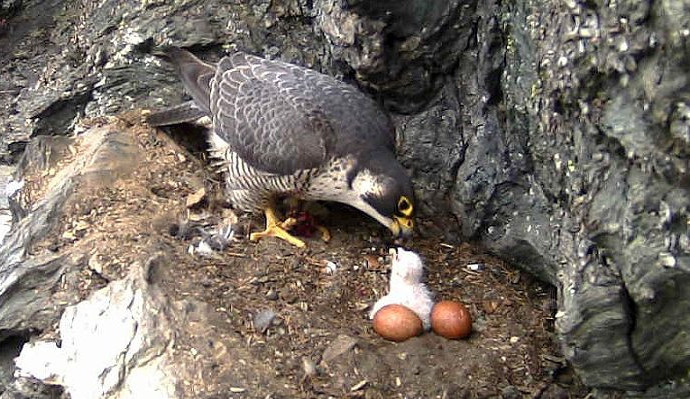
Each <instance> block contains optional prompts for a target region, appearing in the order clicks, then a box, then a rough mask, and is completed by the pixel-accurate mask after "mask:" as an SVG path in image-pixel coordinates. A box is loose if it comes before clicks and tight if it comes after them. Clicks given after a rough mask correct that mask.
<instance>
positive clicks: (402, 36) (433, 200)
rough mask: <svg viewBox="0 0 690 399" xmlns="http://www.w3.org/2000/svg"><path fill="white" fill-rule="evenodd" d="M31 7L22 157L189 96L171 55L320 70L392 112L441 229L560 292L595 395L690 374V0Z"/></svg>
mask: <svg viewBox="0 0 690 399" xmlns="http://www.w3.org/2000/svg"><path fill="white" fill-rule="evenodd" d="M15 3H16V2H12V4H13V5H12V8H11V9H10V8H9V7H8V8H7V9H6V10H5V9H3V12H4V13H6V14H7V15H11V17H9V16H8V17H7V19H6V22H5V24H6V26H5V30H4V31H3V32H2V33H0V44H2V46H0V48H3V50H0V58H1V59H2V61H3V63H2V65H3V66H2V67H1V70H2V74H3V76H6V77H7V79H6V80H5V81H4V82H2V83H1V84H2V85H3V86H2V87H0V104H2V105H1V107H2V109H0V115H2V118H3V120H4V122H3V129H4V133H3V134H2V140H3V143H4V144H3V148H4V157H3V158H4V159H5V160H6V161H8V162H10V163H11V162H16V159H17V158H16V155H17V154H20V153H21V148H22V144H21V143H22V142H25V141H26V140H28V139H29V138H30V137H33V136H36V135H39V134H54V133H59V132H64V131H70V130H71V129H72V127H73V126H74V123H75V121H78V120H79V119H80V118H81V117H83V116H90V117H92V116H99V115H112V114H115V113H118V112H120V111H123V110H126V109H130V108H139V107H159V106H162V105H165V104H172V103H175V102H177V101H178V100H179V99H180V98H181V96H182V93H181V87H180V85H179V84H177V83H176V79H175V77H174V75H173V74H172V73H171V71H170V69H169V67H168V66H166V65H165V64H163V63H161V62H160V61H159V60H158V59H156V58H155V57H153V56H152V55H151V52H152V49H153V48H154V47H155V45H158V44H174V45H178V46H185V47H189V48H191V49H192V50H194V51H196V52H197V53H199V54H200V55H201V56H202V57H205V58H207V59H214V58H217V57H218V56H220V55H221V54H222V53H223V52H224V51H230V50H232V49H236V48H237V49H243V50H246V51H250V52H253V53H258V54H262V55H264V56H267V57H280V58H281V59H284V60H287V61H290V62H296V63H300V64H302V65H307V66H309V67H312V68H315V69H317V70H321V71H323V72H326V73H329V74H332V75H336V76H338V77H339V78H341V79H344V80H346V81H349V82H352V83H354V84H357V85H359V86H360V87H361V88H362V89H363V90H365V91H367V92H369V93H370V94H371V95H372V96H374V97H375V98H377V99H379V100H380V101H381V103H382V104H384V106H385V107H386V108H387V109H388V110H389V111H390V112H391V114H392V115H393V118H394V120H395V124H396V127H397V134H398V139H399V140H398V142H399V153H400V157H401V159H402V161H403V162H404V164H405V165H406V166H407V167H408V168H409V169H410V171H411V173H412V175H413V178H414V182H415V185H416V189H417V195H418V197H419V202H420V203H421V209H422V214H423V218H424V220H423V223H421V226H420V232H421V233H422V234H427V235H431V234H437V235H440V236H442V237H443V238H444V240H449V241H460V240H472V241H476V242H479V243H481V244H482V245H484V246H485V247H486V248H488V249H489V250H491V251H492V252H494V253H496V254H499V255H500V256H502V257H504V258H505V259H508V260H509V261H511V262H512V263H514V264H515V265H518V266H520V267H522V268H524V269H525V270H528V271H529V272H531V273H533V274H535V275H537V276H540V277H541V278H542V279H544V280H546V281H548V282H550V283H552V284H554V285H556V286H557V287H558V288H559V308H558V313H557V315H556V316H557V328H558V331H559V333H560V337H561V340H562V343H563V348H564V352H565V354H566V356H567V358H568V359H569V360H570V361H571V362H572V363H573V365H574V366H575V367H576V368H577V369H578V371H579V374H580V376H581V377H582V378H583V380H584V381H585V382H586V383H587V384H589V385H591V386H597V387H611V388H618V389H627V390H644V389H647V388H650V387H653V386H655V385H657V384H660V383H662V382H664V381H676V382H678V381H682V379H683V378H684V376H685V375H686V373H687V370H688V367H690V346H688V339H687V331H689V330H690V316H688V315H690V312H688V307H689V305H690V291H688V290H687V289H684V287H685V286H686V285H687V283H688V282H689V281H688V280H690V264H689V259H690V258H688V252H690V239H689V238H688V231H687V227H688V222H687V221H688V209H689V202H690V196H689V195H688V191H689V190H688V175H687V173H688V172H687V169H688V152H689V151H690V145H689V144H690V143H689V142H690V111H688V110H689V109H690V106H689V105H688V101H689V98H690V86H689V85H688V76H690V75H688V72H687V65H688V62H689V61H690V51H689V50H688V48H689V47H688V37H689V36H690V34H689V33H688V32H690V20H688V18H687V15H688V12H689V11H690V2H689V1H687V0H678V1H655V2H653V1H608V2H577V1H547V2H538V1H531V0H523V1H515V2H495V1H488V2H476V1H460V0H450V1H441V0H434V1H414V0H410V1H406V2H393V1H378V2H366V1H354V0H352V1H345V0H314V1H306V0H285V1H272V2H271V1H258V0H257V1H252V2H227V3H219V2H210V1H208V2H206V1H201V0H198V1H181V2H176V3H175V4H174V5H169V4H168V3H167V2H158V1H145V2H133V1H105V2H91V1H86V0H81V1H76V0H72V1H64V2H60V1H56V0H53V1H24V2H22V3H21V7H22V8H18V7H17V5H16V4H15ZM3 4H5V3H3ZM3 7H4V6H3ZM39 10H40V12H39ZM35 15H40V18H35V17H34V16H35ZM0 17H2V18H5V17H3V16H2V15H1V14H0ZM671 385H673V384H671ZM654 389H661V390H662V391H661V392H664V391H663V389H665V387H656V388H654Z"/></svg>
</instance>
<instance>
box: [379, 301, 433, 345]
mask: <svg viewBox="0 0 690 399" xmlns="http://www.w3.org/2000/svg"><path fill="white" fill-rule="evenodd" d="M374 331H376V333H377V334H379V335H380V336H381V337H383V338H385V339H387V340H389V341H395V342H402V341H405V340H406V339H409V338H412V337H416V336H417V335H419V334H421V333H422V331H424V329H423V327H422V321H421V320H420V319H419V317H417V315H416V314H415V313H414V312H413V311H411V310H410V309H408V308H406V307H405V306H402V305H396V304H393V305H386V306H384V307H382V308H381V309H380V310H379V311H378V312H376V314H375V315H374Z"/></svg>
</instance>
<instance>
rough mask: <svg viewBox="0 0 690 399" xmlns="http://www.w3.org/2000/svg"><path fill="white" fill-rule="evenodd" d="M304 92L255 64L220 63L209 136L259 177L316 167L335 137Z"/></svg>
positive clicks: (237, 57)
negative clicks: (213, 134)
mask: <svg viewBox="0 0 690 399" xmlns="http://www.w3.org/2000/svg"><path fill="white" fill-rule="evenodd" d="M307 86H308V82H304V81H300V80H298V79H295V77H294V76H292V75H291V74H290V72H289V71H286V70H285V68H284V67H282V66H280V65H279V67H277V66H276V65H275V64H272V63H269V62H266V61H265V60H263V59H261V58H257V57H253V56H250V55H246V54H242V53H236V54H233V55H231V56H229V57H226V58H223V59H222V60H221V62H220V63H219V64H218V70H217V72H216V77H215V78H214V80H213V83H212V89H211V112H212V114H213V117H214V118H213V119H214V130H215V132H216V134H218V135H219V136H220V137H221V138H223V139H224V140H226V141H227V142H228V143H229V144H230V147H231V148H232V149H233V150H235V151H236V152H237V153H238V154H239V155H240V157H242V159H243V160H244V161H245V162H247V163H248V164H250V165H252V166H254V167H256V168H257V169H260V170H262V171H265V172H269V173H276V174H283V175H287V174H292V173H294V172H295V171H297V170H302V169H311V168H316V167H318V166H321V165H322V164H323V163H324V162H325V161H326V160H327V159H328V157H329V156H330V154H331V153H332V150H333V145H334V142H335V139H336V137H335V133H334V131H333V128H332V126H331V125H330V121H329V120H328V118H327V116H326V115H325V114H324V113H323V111H322V110H321V109H320V108H319V107H318V106H316V105H315V104H314V103H312V102H311V101H310V99H309V96H308V94H309V93H308V92H309V90H308V88H307Z"/></svg>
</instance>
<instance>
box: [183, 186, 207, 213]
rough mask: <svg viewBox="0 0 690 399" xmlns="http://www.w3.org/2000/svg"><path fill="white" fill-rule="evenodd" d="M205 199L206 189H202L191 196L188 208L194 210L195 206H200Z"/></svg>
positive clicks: (188, 199) (187, 202) (188, 198)
mask: <svg viewBox="0 0 690 399" xmlns="http://www.w3.org/2000/svg"><path fill="white" fill-rule="evenodd" d="M204 197H206V189H205V188H204V187H201V188H200V189H198V190H196V191H195V192H194V193H192V194H189V195H188V196H187V201H186V205H187V208H193V207H194V206H196V205H198V204H199V203H200V202H201V201H203V200H204Z"/></svg>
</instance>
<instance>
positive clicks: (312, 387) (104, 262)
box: [29, 117, 588, 399]
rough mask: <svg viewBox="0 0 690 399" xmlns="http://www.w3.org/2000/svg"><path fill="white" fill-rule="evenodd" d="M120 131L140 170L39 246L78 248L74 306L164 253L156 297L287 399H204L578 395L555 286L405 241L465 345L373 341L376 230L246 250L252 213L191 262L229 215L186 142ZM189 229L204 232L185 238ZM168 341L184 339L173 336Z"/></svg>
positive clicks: (438, 340)
mask: <svg viewBox="0 0 690 399" xmlns="http://www.w3.org/2000/svg"><path fill="white" fill-rule="evenodd" d="M132 118H133V117H132ZM132 118H130V119H132ZM134 119H136V118H134ZM120 123H121V125H122V126H123V127H125V126H126V127H127V128H128V129H130V131H131V132H132V133H131V134H132V137H133V140H134V141H135V142H136V145H137V146H140V147H141V149H142V150H143V151H141V153H142V154H144V155H143V156H144V157H145V159H143V160H141V162H142V163H143V164H142V165H143V166H142V167H137V168H136V170H135V172H134V173H133V174H132V176H131V178H127V179H124V180H120V181H118V182H117V183H115V184H112V185H108V186H106V187H96V188H94V189H92V190H90V191H88V190H87V191H85V192H87V193H88V194H84V195H82V196H81V197H80V198H78V200H72V201H71V202H70V204H68V208H69V211H68V212H66V213H65V215H64V216H63V220H62V223H61V224H60V225H61V226H62V227H61V230H60V231H58V232H57V234H55V235H54V237H56V238H55V240H54V241H52V242H49V241H46V242H44V243H42V244H39V246H41V245H44V246H47V247H48V248H49V249H50V250H51V251H60V250H61V248H63V247H65V246H72V245H76V244H77V243H80V245H87V246H88V245H90V248H92V249H91V250H90V251H91V253H92V256H91V259H90V260H89V269H88V270H84V271H83V272H82V273H81V275H80V277H79V284H78V285H79V287H80V293H81V294H80V296H81V297H86V296H87V295H88V294H89V293H90V292H92V291H93V290H95V289H97V288H99V287H102V286H104V285H105V284H106V283H107V282H108V281H111V280H113V279H116V278H120V277H122V276H123V275H124V274H126V265H128V264H130V263H131V262H132V261H136V260H141V259H142V256H143V255H144V254H143V252H147V251H148V252H150V250H151V248H152V247H154V248H158V249H159V250H161V251H163V252H165V253H166V258H167V259H168V260H169V264H167V266H166V267H165V268H164V269H163V270H162V271H160V272H159V274H160V276H159V281H160V285H161V286H162V287H163V290H164V291H165V292H166V293H167V294H168V295H170V296H171V297H172V298H174V299H178V300H179V299H191V300H195V301H201V302H205V303H207V304H209V305H210V308H211V309H213V311H214V314H215V317H214V318H213V319H211V320H208V322H209V323H215V327H216V328H217V329H224V330H226V331H228V332H229V333H232V334H235V335H236V336H239V337H241V340H240V342H239V345H241V346H242V347H243V350H246V351H248V352H249V353H251V355H252V357H253V358H255V359H257V360H258V363H260V364H261V365H262V366H261V367H262V368H264V370H262V372H266V371H268V373H269V374H272V375H273V376H275V379H276V380H279V381H281V384H283V386H284V387H285V389H286V392H290V394H287V395H281V393H280V392H275V390H274V391H273V394H271V395H265V394H263V393H262V394H261V395H258V394H252V389H251V388H252V387H234V386H233V385H232V382H231V381H226V382H225V384H226V385H225V386H224V387H223V388H222V389H220V390H216V393H215V394H213V395H211V396H209V397H217V398H221V397H246V398H253V397H262V398H263V397H271V398H278V397H286V398H287V397H295V398H346V397H357V398H444V399H445V398H448V399H450V398H480V397H486V398H488V397H503V398H523V397H529V398H582V397H585V396H586V395H587V394H588V391H587V389H586V388H584V387H582V385H581V384H580V383H579V382H578V380H577V378H576V376H574V375H573V374H572V372H571V371H570V369H569V367H568V366H567V364H566V363H565V362H564V360H563V357H562V356H561V355H560V353H559V350H558V345H557V343H556V339H555V334H554V326H553V321H554V319H553V317H554V313H555V308H556V304H555V291H554V289H553V288H552V287H549V286H546V285H544V284H541V283H539V282H538V281H535V280H534V279H533V278H531V277H530V276H528V275H526V274H525V273H522V272H520V271H519V270H517V269H514V268H512V267H510V266H508V265H506V264H505V263H503V262H502V261H500V260H498V259H496V258H494V257H492V256H489V255H487V254H485V253H482V252H481V251H480V250H479V249H477V248H475V247H473V246H472V245H469V244H463V245H459V246H455V245H449V244H447V243H444V242H441V241H439V240H438V238H436V237H415V238H414V240H413V241H412V242H410V243H409V244H406V247H407V248H408V249H411V250H414V251H417V252H419V253H420V254H421V255H422V257H423V259H424V261H425V266H426V269H427V284H428V287H429V288H430V289H431V290H432V291H433V292H434V293H435V295H436V298H437V299H452V300H456V301H460V302H462V303H464V304H465V305H466V306H467V307H468V309H469V310H470V312H471V314H472V317H473V320H474V325H473V332H472V335H471V336H470V337H469V338H468V339H464V340H458V341H451V340H447V339H444V338H442V337H440V336H437V335H435V334H433V333H425V334H423V335H421V336H419V337H415V338H412V339H410V340H408V341H405V342H402V343H392V342H388V341H385V340H383V339H382V338H380V337H379V336H378V335H377V334H376V333H375V332H374V331H373V329H372V325H371V322H370V320H369V319H368V309H369V307H370V306H371V305H372V304H373V303H374V302H375V301H376V300H377V299H378V298H380V297H381V296H383V295H384V294H386V290H387V285H388V267H389V266H390V260H389V258H388V255H387V254H388V249H389V248H390V247H391V246H394V244H393V243H392V242H390V239H389V235H388V233H387V232H386V231H384V229H383V228H382V227H381V226H379V225H377V224H376V223H375V222H373V221H371V220H369V219H368V218H367V217H366V216H364V215H362V214H360V213H359V212H357V211H355V210H352V209H350V208H348V207H345V206H338V205H336V206H333V205H329V206H327V212H326V215H325V217H323V218H322V219H323V224H324V225H325V226H326V227H328V228H329V229H330V231H331V233H332V240H331V241H330V242H328V243H324V242H322V241H321V240H320V239H318V238H306V241H307V243H308V244H307V248H305V249H298V248H295V247H293V246H290V245H289V244H287V243H285V242H283V241H279V240H276V239H263V240H261V241H259V242H258V243H254V242H250V241H249V240H247V239H246V233H247V232H248V231H256V230H257V229H259V228H261V227H262V224H263V217H260V216H253V217H252V216H248V215H244V216H240V218H239V220H238V221H237V223H236V226H239V228H238V229H237V234H236V235H235V238H234V239H233V240H232V241H231V243H230V244H229V245H228V246H227V247H226V248H224V249H223V250H221V251H215V252H214V253H212V254H211V255H210V256H208V257H204V256H199V255H192V254H190V247H194V246H195V245H196V244H197V243H198V241H199V239H200V236H201V235H203V233H201V231H203V230H204V229H208V228H212V227H213V226H214V225H215V224H217V223H218V222H219V221H220V220H221V215H222V214H223V213H225V216H227V215H228V214H229V211H228V210H224V209H223V207H222V206H219V205H218V203H219V202H218V200H217V199H218V198H219V195H218V194H219V190H220V185H219V182H218V179H217V175H214V174H213V173H212V172H211V171H210V167H209V166H208V165H207V162H206V160H204V159H200V158H203V155H202V154H203V152H201V151H202V148H200V147H199V146H200V144H199V142H198V141H195V140H191V142H190V141H188V138H189V137H187V136H179V135H177V134H176V133H175V132H169V134H172V137H175V138H176V142H178V143H180V142H181V143H182V144H183V145H184V146H185V147H186V148H188V149H191V152H187V151H186V150H184V149H182V148H180V147H177V145H176V144H175V140H171V138H170V136H168V135H166V134H165V133H163V132H161V131H156V130H153V129H150V128H147V127H142V126H136V125H134V124H133V123H132V122H131V120H130V121H127V120H126V118H125V119H123V121H121V122H120ZM178 133H179V132H178ZM181 137H182V138H184V137H187V138H185V139H181ZM201 147H203V146H201ZM29 183H31V182H29ZM201 187H205V189H206V191H207V195H206V196H205V199H204V200H203V201H201V202H198V203H196V202H197V201H194V200H192V198H193V197H194V195H195V193H196V192H198V190H199V189H200V188H201ZM188 203H189V204H191V203H194V206H193V209H190V208H189V207H188V206H187V205H189V204H188ZM127 215H129V217H130V218H129V219H127ZM132 215H139V217H140V219H136V218H134V219H132ZM132 220H135V222H134V223H133V222H132ZM136 220H139V221H140V223H138V222H136ZM190 220H191V221H192V222H190ZM190 223H192V224H196V226H197V227H199V226H203V229H197V228H189V226H190ZM194 232H197V233H194ZM37 250H38V248H37ZM188 344H189V348H187V349H190V350H191V349H192V346H193V345H192V343H188ZM177 345H179V346H180V347H182V348H184V346H185V345H187V343H185V341H184V339H180V340H179V341H178V342H177ZM241 366H242V365H241V364H240V365H237V366H236V367H241ZM247 367H250V366H247ZM211 368H212V367H211ZM243 372H244V373H250V374H251V373H252V370H251V369H249V370H246V369H245V370H243ZM221 391H222V392H223V393H220V392H221Z"/></svg>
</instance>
